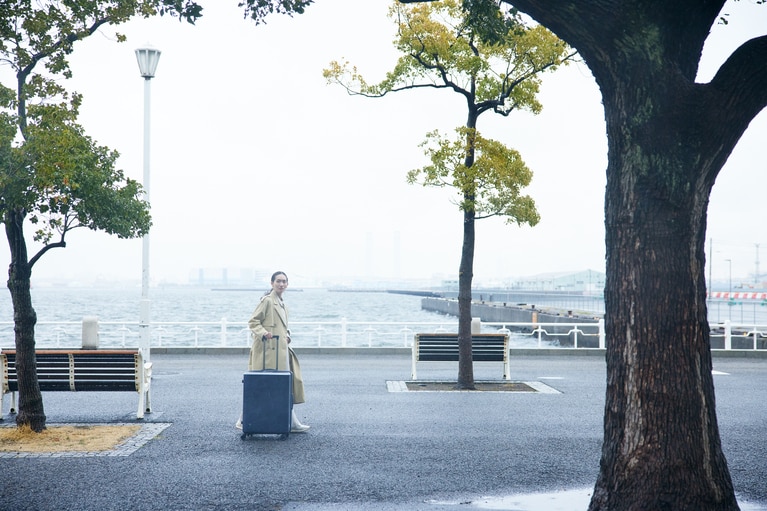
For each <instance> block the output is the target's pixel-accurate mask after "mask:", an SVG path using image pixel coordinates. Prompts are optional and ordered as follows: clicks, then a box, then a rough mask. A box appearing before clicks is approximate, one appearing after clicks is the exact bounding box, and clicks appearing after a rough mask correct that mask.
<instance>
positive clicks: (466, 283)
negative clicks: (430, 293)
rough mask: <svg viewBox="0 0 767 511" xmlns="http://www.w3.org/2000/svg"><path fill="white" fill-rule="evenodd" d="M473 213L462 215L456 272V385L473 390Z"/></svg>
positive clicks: (467, 212)
mask: <svg viewBox="0 0 767 511" xmlns="http://www.w3.org/2000/svg"><path fill="white" fill-rule="evenodd" d="M474 239H475V234H474V211H473V210H472V211H464V213H463V246H462V248H461V264H460V268H459V271H458V385H457V387H458V388H460V389H472V390H473V389H474V388H475V385H474V361H473V358H472V355H471V344H472V341H471V281H472V278H473V268H474Z"/></svg>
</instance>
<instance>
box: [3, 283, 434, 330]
mask: <svg viewBox="0 0 767 511" xmlns="http://www.w3.org/2000/svg"><path fill="white" fill-rule="evenodd" d="M264 292H265V290H252V291H251V290H224V291H219V290H212V289H211V288H207V287H194V286H179V287H159V288H152V289H150V291H149V298H150V300H151V308H152V310H151V316H152V317H151V320H152V322H195V321H220V320H221V319H222V318H226V319H227V321H231V322H247V321H248V319H249V318H250V315H251V313H252V312H253V310H254V309H255V308H256V305H258V302H259V300H260V299H261V297H262V296H263V295H264ZM140 298H141V290H140V289H138V288H135V289H133V288H69V287H41V288H35V289H33V290H32V304H33V306H34V308H35V311H36V312H37V320H38V321H39V322H45V321H80V320H81V319H82V318H83V317H85V316H98V317H99V318H100V319H102V320H104V321H125V322H137V321H138V315H139V300H140ZM284 298H285V302H286V303H287V304H288V307H289V309H290V321H291V323H292V322H318V321H326V322H339V321H341V320H342V319H343V318H346V319H347V320H348V321H384V322H406V321H415V322H424V321H425V322H434V321H439V320H440V319H444V318H445V316H443V315H441V314H436V313H433V312H427V311H423V310H421V298H420V297H418V296H411V295H400V294H394V293H366V292H334V291H328V290H324V289H306V290H303V291H293V290H290V289H288V290H287V291H286V292H285V295H284ZM12 320H13V309H12V305H11V299H10V295H9V292H8V291H7V290H6V291H5V292H4V293H0V321H12Z"/></svg>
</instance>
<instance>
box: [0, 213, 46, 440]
mask: <svg viewBox="0 0 767 511" xmlns="http://www.w3.org/2000/svg"><path fill="white" fill-rule="evenodd" d="M7 215H8V216H7V219H6V222H5V232H6V236H7V237H8V246H9V247H10V249H11V264H10V266H9V268H8V290H9V291H10V292H11V301H12V302H13V322H14V332H15V337H16V373H17V375H18V382H19V410H18V415H16V424H17V425H18V426H19V427H21V426H27V425H28V426H29V427H30V428H32V430H33V431H37V432H40V431H42V430H44V429H45V410H44V409H43V396H42V394H41V393H40V386H39V384H38V382H37V360H36V358H35V324H36V323H37V314H35V309H34V308H33V307H32V294H31V292H30V285H31V280H30V279H31V275H32V268H31V266H30V264H29V261H28V256H27V244H26V241H25V240H24V230H23V222H24V214H23V212H20V211H17V210H13V211H10V212H8V213H7Z"/></svg>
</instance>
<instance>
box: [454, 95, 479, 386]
mask: <svg viewBox="0 0 767 511" xmlns="http://www.w3.org/2000/svg"><path fill="white" fill-rule="evenodd" d="M468 99H469V101H468V104H469V115H468V118H467V120H466V127H467V128H470V129H471V130H472V131H470V132H469V133H468V134H467V135H466V137H467V140H466V147H467V150H466V159H465V160H464V165H465V166H466V167H467V168H470V167H471V166H472V165H474V156H475V153H474V140H475V131H473V130H476V128H477V119H478V118H479V112H478V111H477V107H476V105H475V104H474V103H475V101H474V94H473V88H472V95H471V97H470V98H468ZM463 193H464V200H465V208H466V209H464V211H463V245H462V246H461V264H460V266H459V268H458V385H457V387H458V388H459V389H469V390H474V389H475V388H476V386H475V385H474V358H473V357H472V354H471V347H472V339H471V285H472V281H473V280H474V246H475V240H476V229H475V222H476V212H475V210H474V208H473V207H468V205H469V204H473V203H474V198H475V190H464V191H463Z"/></svg>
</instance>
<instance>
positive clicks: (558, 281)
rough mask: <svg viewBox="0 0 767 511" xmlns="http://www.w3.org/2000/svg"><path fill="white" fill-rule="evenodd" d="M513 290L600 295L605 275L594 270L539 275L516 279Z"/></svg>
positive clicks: (603, 286)
mask: <svg viewBox="0 0 767 511" xmlns="http://www.w3.org/2000/svg"><path fill="white" fill-rule="evenodd" d="M514 288H515V289H525V290H534V291H569V292H574V293H588V294H601V293H602V292H603V291H604V288H605V274H604V273H602V272H600V271H596V270H583V271H579V272H556V273H540V274H538V275H533V276H530V277H522V278H520V279H518V280H517V281H516V283H515V284H514Z"/></svg>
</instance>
